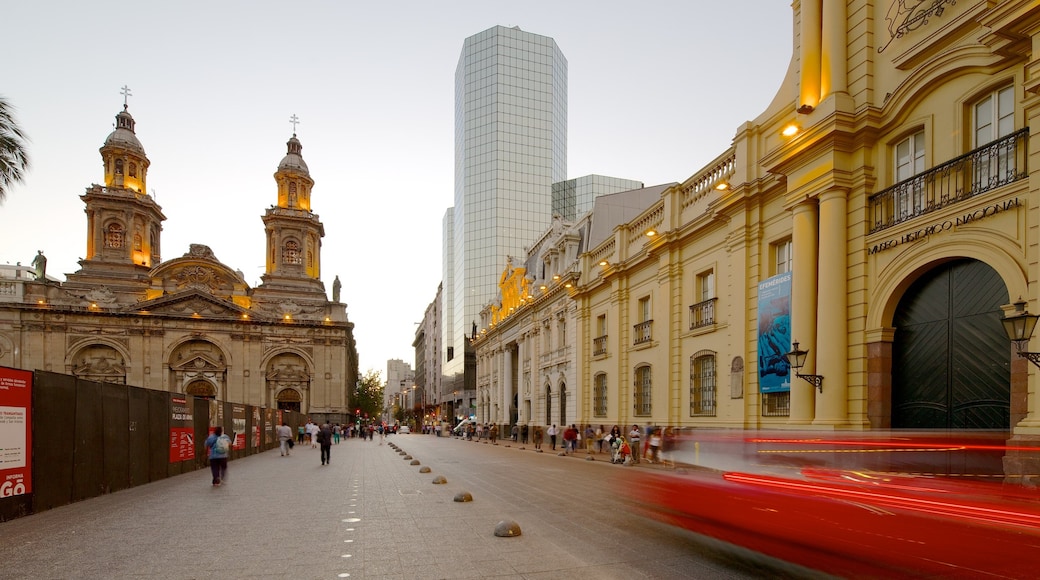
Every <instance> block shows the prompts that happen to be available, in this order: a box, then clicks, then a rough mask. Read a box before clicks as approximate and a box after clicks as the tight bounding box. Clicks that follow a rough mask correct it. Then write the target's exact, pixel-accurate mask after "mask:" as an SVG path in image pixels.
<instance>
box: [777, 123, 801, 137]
mask: <svg viewBox="0 0 1040 580" xmlns="http://www.w3.org/2000/svg"><path fill="white" fill-rule="evenodd" d="M799 130H800V128H799V127H798V125H796V124H794V123H791V124H790V125H788V126H786V127H784V128H783V130H782V131H780V134H781V135H783V136H784V137H794V136H795V135H797V134H798V131H799Z"/></svg>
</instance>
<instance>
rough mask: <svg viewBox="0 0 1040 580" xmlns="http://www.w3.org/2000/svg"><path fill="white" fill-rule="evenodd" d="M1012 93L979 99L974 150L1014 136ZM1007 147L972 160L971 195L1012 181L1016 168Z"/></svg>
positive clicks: (989, 150) (1008, 90) (1003, 91)
mask: <svg viewBox="0 0 1040 580" xmlns="http://www.w3.org/2000/svg"><path fill="white" fill-rule="evenodd" d="M1014 97H1015V91H1014V88H1013V87H1005V88H1003V89H1000V90H997V91H994V92H993V93H990V94H989V95H987V96H986V97H984V98H982V99H981V100H980V101H979V102H978V103H976V104H975V107H974V115H973V123H974V132H973V133H972V135H973V138H974V140H975V143H974V148H979V147H982V146H983V145H986V144H987V143H991V142H993V141H996V140H998V139H1001V138H1003V137H1007V136H1008V135H1010V134H1011V133H1014V132H1015V99H1014ZM1013 151H1014V149H1013V147H1011V146H1008V147H1004V146H998V147H993V148H987V150H986V152H985V153H984V154H982V155H979V156H977V157H976V158H975V176H974V178H975V182H974V183H973V184H972V188H973V191H986V190H987V189H991V188H993V187H999V186H1000V185H1003V184H1005V183H1008V182H1011V181H1013V180H1014V179H1015V175H1016V173H1017V167H1016V163H1015V155H1014V153H1013Z"/></svg>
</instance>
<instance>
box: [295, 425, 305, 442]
mask: <svg viewBox="0 0 1040 580" xmlns="http://www.w3.org/2000/svg"><path fill="white" fill-rule="evenodd" d="M305 430H306V429H305V428H304V426H303V425H300V426H299V427H297V428H296V442H297V443H299V444H300V445H303V439H304V437H305V435H304V431H305Z"/></svg>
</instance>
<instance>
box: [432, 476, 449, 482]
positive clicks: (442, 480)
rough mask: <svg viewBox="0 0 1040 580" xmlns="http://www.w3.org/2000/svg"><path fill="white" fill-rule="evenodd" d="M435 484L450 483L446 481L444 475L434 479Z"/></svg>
mask: <svg viewBox="0 0 1040 580" xmlns="http://www.w3.org/2000/svg"><path fill="white" fill-rule="evenodd" d="M433 483H448V480H447V479H445V478H444V476H443V475H438V476H437V477H435V478H433Z"/></svg>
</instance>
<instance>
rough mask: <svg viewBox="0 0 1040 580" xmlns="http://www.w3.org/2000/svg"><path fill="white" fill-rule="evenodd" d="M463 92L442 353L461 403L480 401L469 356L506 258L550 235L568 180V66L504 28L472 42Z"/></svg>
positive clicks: (458, 85)
mask: <svg viewBox="0 0 1040 580" xmlns="http://www.w3.org/2000/svg"><path fill="white" fill-rule="evenodd" d="M455 91H456V92H455V107H456V110H455V148H456V149H455V164H456V166H455V205H454V208H453V212H454V213H453V216H454V223H453V231H452V244H453V247H452V249H451V256H450V258H451V259H452V260H453V261H452V267H453V272H452V280H451V282H452V283H451V284H450V285H446V286H445V289H444V299H445V301H446V302H448V303H450V306H446V307H445V308H444V311H445V313H446V314H447V315H448V316H450V318H447V319H446V323H445V329H444V333H445V341H444V344H443V347H444V349H445V361H444V373H445V375H446V376H449V377H452V380H453V381H454V382H455V383H456V385H457V386H459V387H461V388H454V389H453V391H460V392H462V393H463V394H462V395H460V398H459V401H460V403H461V401H462V400H464V399H470V398H472V389H473V388H474V384H473V380H472V377H473V374H474V373H475V362H474V360H473V358H472V356H473V355H472V350H471V349H470V350H469V352H467V349H468V348H469V345H468V342H469V340H468V339H469V338H471V337H472V334H473V327H474V326H476V323H477V320H478V318H479V312H480V309H481V308H482V307H483V306H484V305H485V304H487V303H488V302H489V301H490V300H491V299H492V298H494V295H495V291H496V288H497V282H498V274H499V272H500V269H501V266H502V264H503V263H505V260H506V257H507V256H510V255H513V256H519V255H522V254H523V252H524V246H525V245H527V244H529V243H530V242H531V240H534V239H537V238H538V236H539V235H541V233H542V232H543V231H544V230H545V228H546V227H547V226H548V224H549V220H550V217H551V210H552V205H551V187H552V184H553V183H555V182H558V181H562V180H564V179H566V176H567V60H566V59H565V58H564V56H563V53H562V52H561V51H560V49H559V47H558V46H557V45H556V43H555V42H554V41H553V39H551V38H548V37H545V36H539V35H537V34H532V33H529V32H524V31H522V30H520V29H519V28H506V27H502V26H496V27H494V28H491V29H488V30H485V31H484V32H481V33H479V34H476V35H474V36H471V37H469V38H467V39H466V40H465V42H464V44H463V49H462V54H461V56H460V58H459V63H458V68H457V69H456V73H455ZM445 258H446V259H447V258H448V256H445ZM445 282H447V279H445ZM460 378H461V379H462V381H461V383H460V381H459V379H460Z"/></svg>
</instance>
